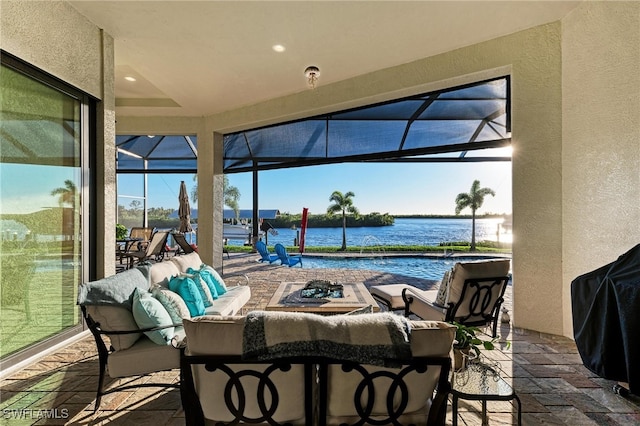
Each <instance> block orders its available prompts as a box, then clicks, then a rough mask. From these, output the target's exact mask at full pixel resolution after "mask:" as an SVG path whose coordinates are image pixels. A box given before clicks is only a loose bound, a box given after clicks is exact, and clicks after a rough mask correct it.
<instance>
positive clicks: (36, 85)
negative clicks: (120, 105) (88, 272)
mask: <svg viewBox="0 0 640 426" xmlns="http://www.w3.org/2000/svg"><path fill="white" fill-rule="evenodd" d="M0 72H1V73H2V78H1V79H0V99H1V104H0V126H1V127H0V142H1V147H0V158H1V164H0V241H1V248H0V269H1V271H2V272H1V273H0V277H1V281H0V296H1V297H0V303H1V306H0V357H1V358H3V359H4V358H5V357H7V356H8V355H11V354H14V353H16V352H18V351H20V350H22V349H24V348H27V347H29V346H31V345H33V344H35V343H39V342H42V341H44V340H46V339H47V338H49V337H52V336H55V335H56V334H59V333H60V332H62V331H64V330H67V329H69V328H71V327H74V326H76V325H77V324H78V323H79V321H80V319H79V315H78V310H77V307H76V303H75V302H76V292H77V288H78V284H79V282H80V280H81V279H82V273H81V271H82V268H81V256H80V254H81V235H82V233H81V230H82V227H81V222H80V212H81V208H82V206H81V196H80V195H81V194H80V188H82V181H81V177H82V173H81V152H80V145H81V144H80V142H81V141H80V106H81V103H80V102H79V101H78V100H77V99H75V98H73V97H71V96H69V95H67V94H66V93H62V92H60V91H58V90H56V89H55V88H53V87H51V86H49V85H45V84H42V83H40V82H39V81H36V80H34V79H32V78H30V77H28V76H26V75H24V74H22V73H20V72H18V71H16V70H14V69H13V68H10V67H8V66H5V65H2V67H1V68H0Z"/></svg>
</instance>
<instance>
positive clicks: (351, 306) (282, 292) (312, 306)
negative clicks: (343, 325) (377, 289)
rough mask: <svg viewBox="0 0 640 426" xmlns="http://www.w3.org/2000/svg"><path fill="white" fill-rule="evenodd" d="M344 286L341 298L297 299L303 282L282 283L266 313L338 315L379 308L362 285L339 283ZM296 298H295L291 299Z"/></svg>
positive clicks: (376, 310) (270, 301)
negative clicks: (360, 309) (368, 308)
mask: <svg viewBox="0 0 640 426" xmlns="http://www.w3.org/2000/svg"><path fill="white" fill-rule="evenodd" d="M340 284H342V285H343V286H344V289H343V293H344V297H342V298H322V299H313V298H309V299H306V300H302V299H303V298H300V297H297V295H298V294H299V291H300V290H301V289H302V288H304V286H305V283H304V282H286V281H285V282H282V283H280V285H279V286H278V289H277V290H276V292H275V293H274V294H273V296H272V297H271V300H269V303H268V304H267V306H266V307H265V310H267V311H289V312H312V313H318V314H340V313H346V312H350V311H353V310H355V309H359V308H364V307H366V306H369V305H371V306H372V307H373V312H378V311H379V310H380V307H379V306H378V303H377V302H376V301H375V299H374V298H373V297H372V296H371V294H370V293H369V290H367V287H366V286H365V285H364V284H363V283H340ZM293 296H296V297H293Z"/></svg>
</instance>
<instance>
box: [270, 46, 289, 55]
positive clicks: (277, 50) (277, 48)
mask: <svg viewBox="0 0 640 426" xmlns="http://www.w3.org/2000/svg"><path fill="white" fill-rule="evenodd" d="M271 48H272V49H273V50H274V51H275V52H278V53H282V52H284V51H285V50H287V49H286V48H285V47H284V46H283V45H281V44H274V45H273V46H271Z"/></svg>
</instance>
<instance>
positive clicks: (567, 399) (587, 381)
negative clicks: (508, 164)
mask: <svg viewBox="0 0 640 426" xmlns="http://www.w3.org/2000/svg"><path fill="white" fill-rule="evenodd" d="M256 258H257V255H255V254H234V255H232V256H231V258H230V259H225V260H224V271H225V275H226V274H238V273H240V274H246V275H247V277H248V278H249V285H250V286H251V291H252V297H251V300H250V301H249V303H247V305H245V311H249V310H254V309H263V308H264V307H265V306H266V304H267V302H268V301H269V299H270V297H271V295H272V294H273V292H274V291H275V289H276V287H277V286H278V284H279V283H280V282H281V281H293V280H295V281H305V280H311V279H317V278H323V279H330V280H336V281H347V282H348V281H361V282H364V283H365V285H366V286H367V287H370V286H373V285H381V284H391V283H399V282H402V283H407V284H411V285H414V286H416V287H419V288H423V289H428V288H430V287H431V286H433V285H435V284H436V283H435V282H434V281H429V280H423V279H417V278H409V277H406V276H401V275H393V274H388V273H381V272H376V271H364V270H346V269H300V268H287V267H280V266H275V264H274V265H264V264H260V263H258V262H256ZM511 290H512V287H511V286H509V287H508V289H507V293H506V295H505V306H506V307H507V308H508V309H509V310H511V308H512V291H511ZM500 335H501V336H502V338H503V339H506V340H508V341H509V342H511V345H510V347H509V348H506V347H505V346H504V345H499V346H500V349H499V350H495V351H485V355H486V356H487V357H490V358H491V359H494V360H497V361H499V362H500V365H501V370H502V371H501V375H502V376H503V377H504V378H506V379H507V381H508V382H510V383H511V384H512V385H513V387H514V389H515V392H516V393H517V394H518V396H519V397H520V399H521V400H522V408H523V416H522V419H523V424H525V425H542V424H572V425H578V424H579V425H602V424H606V425H629V424H635V423H638V422H640V398H637V397H631V398H623V397H621V396H619V395H616V394H615V393H614V392H613V391H612V386H613V385H614V384H615V383H613V382H611V381H608V380H604V379H601V378H599V377H597V376H595V375H594V374H592V373H590V372H589V371H588V370H587V369H586V368H585V367H584V366H583V365H582V362H581V360H580V357H579V355H578V353H577V349H576V346H575V343H574V342H573V341H572V340H571V339H568V338H566V337H561V336H555V335H548V334H544V333H539V332H533V331H529V330H523V329H519V328H513V327H511V324H501V327H500ZM97 380H98V359H97V353H96V351H95V344H94V342H93V340H92V338H91V336H86V337H84V338H82V339H80V340H78V341H76V342H74V343H72V344H70V345H68V346H64V347H61V348H59V349H58V350H56V351H55V352H53V353H51V354H49V355H47V356H45V357H44V358H42V359H40V360H39V361H38V362H36V363H34V364H32V365H29V366H27V367H25V368H23V369H21V370H20V371H18V372H16V373H14V374H13V375H11V376H9V377H7V378H5V379H4V380H2V382H0V395H1V398H2V401H1V403H0V405H1V407H2V410H3V416H4V418H5V419H6V418H8V417H7V416H18V415H19V413H20V412H22V413H23V414H22V416H23V417H22V419H23V420H22V423H20V424H80V425H82V424H87V425H88V424H114V425H125V424H153V425H156V426H160V425H184V412H183V411H182V405H181V402H180V394H179V391H178V390H176V389H172V390H166V389H161V388H157V389H156V388H146V389H144V388H143V389H136V390H130V391H123V392H115V393H112V394H108V395H106V396H105V397H104V398H103V402H102V405H101V407H100V410H99V411H98V412H97V413H95V414H94V413H93V404H94V398H95V388H96V386H97ZM108 380H109V381H110V384H116V383H121V381H123V380H126V381H144V382H148V383H153V382H158V383H167V382H177V381H179V371H178V370H172V371H168V372H161V373H155V374H150V375H148V376H144V377H141V378H132V379H121V380H113V379H108ZM14 409H15V410H17V411H16V412H15V414H14V412H12V411H11V410H14ZM46 410H53V411H46ZM488 410H489V415H490V424H514V422H515V412H514V407H513V406H512V405H511V404H510V403H508V402H489V403H488ZM479 412H480V403H479V402H467V401H461V403H460V414H459V418H458V422H459V423H458V424H463V425H476V424H480V417H479ZM47 413H48V414H49V415H50V416H51V415H54V416H56V417H57V418H56V419H47V420H44V419H42V417H40V418H37V416H44V415H47ZM12 418H13V417H12ZM451 423H452V417H451V406H450V405H449V414H448V415H447V424H451ZM10 424H11V423H10Z"/></svg>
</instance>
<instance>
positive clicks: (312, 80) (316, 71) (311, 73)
mask: <svg viewBox="0 0 640 426" xmlns="http://www.w3.org/2000/svg"><path fill="white" fill-rule="evenodd" d="M304 76H305V77H307V84H308V85H309V87H311V88H312V89H315V88H316V84H317V83H318V77H320V68H318V67H316V66H315V65H311V66H309V67H307V69H305V70H304Z"/></svg>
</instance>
